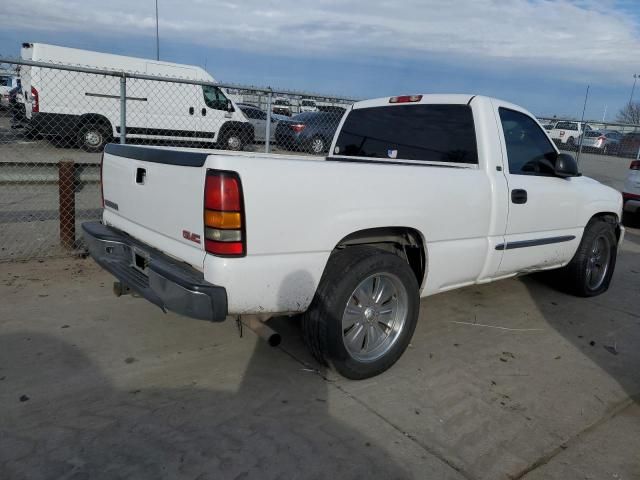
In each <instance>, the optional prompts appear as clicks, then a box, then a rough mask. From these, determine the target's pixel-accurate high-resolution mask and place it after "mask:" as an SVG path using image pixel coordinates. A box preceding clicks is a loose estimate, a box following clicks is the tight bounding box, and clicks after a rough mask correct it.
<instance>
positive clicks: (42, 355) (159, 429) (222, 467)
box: [0, 332, 410, 480]
mask: <svg viewBox="0 0 640 480" xmlns="http://www.w3.org/2000/svg"><path fill="white" fill-rule="evenodd" d="M274 353H275V354H277V355H280V353H278V352H274V351H273V350H272V349H270V347H268V346H266V344H264V342H258V343H257V344H256V348H255V351H254V353H253V356H252V358H251V360H250V362H249V365H248V368H247V369H246V371H245V372H244V376H243V380H242V383H241V386H240V388H239V389H238V390H237V391H235V392H228V391H224V392H222V391H215V390H208V389H202V388H199V387H196V386H194V387H192V388H190V387H181V388H175V389H170V388H169V389H158V388H150V389H144V388H142V387H141V388H140V389H136V390H130V391H122V390H119V389H118V388H115V387H114V386H113V385H112V384H111V383H110V381H109V379H108V378H107V377H106V376H105V374H104V373H103V372H102V371H101V369H100V368H99V367H98V366H97V365H96V364H95V363H93V362H92V361H91V360H90V359H89V358H88V357H87V356H86V355H85V354H84V353H83V352H82V351H81V350H80V349H79V348H77V347H75V346H72V345H70V344H68V343H66V342H64V341H62V340H60V339H58V338H55V337H52V336H48V335H42V334H32V333H28V332H24V333H21V334H7V335H2V336H0V367H1V369H0V399H2V400H1V401H2V405H0V409H1V410H0V411H2V414H1V415H0V417H1V418H2V421H1V422H0V478H6V479H14V480H17V479H23V478H24V479H26V478H28V479H60V478H66V479H89V478H90V479H103V478H104V479H115V478H134V479H153V480H157V479H161V478H171V479H174V478H190V479H200V480H202V479H251V478H260V479H272V478H273V479H275V478H282V479H295V478H304V479H312V478H317V479H322V478H327V479H336V478H340V479H348V478H384V479H392V478H398V479H400V478H409V477H410V475H409V474H408V473H407V472H405V471H404V469H403V468H402V466H400V465H398V464H397V463H396V461H394V460H393V458H391V457H390V454H389V453H388V452H387V450H386V449H385V448H383V446H380V445H375V444H374V442H373V441H372V440H369V439H368V438H367V437H366V436H364V435H363V434H362V433H360V432H359V431H357V430H355V429H353V428H351V427H350V426H347V425H345V424H343V423H341V422H340V421H338V420H337V419H336V418H334V417H333V416H332V415H331V414H330V412H329V402H330V400H331V399H330V398H329V395H328V391H327V384H326V382H325V381H324V380H322V379H321V378H320V377H319V376H317V375H314V374H312V373H307V372H299V371H297V370H300V369H297V368H296V369H295V370H296V371H293V372H292V369H283V371H281V373H280V374H274V371H273V369H274V366H273V355H274ZM104 361H106V362H108V361H110V359H108V358H107V359H104ZM286 361H289V360H288V359H286ZM293 377H295V378H293ZM176 383H181V382H180V379H178V381H177V382H176ZM21 389H27V390H28V391H27V392H25V391H22V390H21ZM27 394H28V395H27ZM22 395H26V396H22ZM340 405H341V406H340V408H344V402H343V401H341V403H340ZM391 442H392V440H389V443H391Z"/></svg>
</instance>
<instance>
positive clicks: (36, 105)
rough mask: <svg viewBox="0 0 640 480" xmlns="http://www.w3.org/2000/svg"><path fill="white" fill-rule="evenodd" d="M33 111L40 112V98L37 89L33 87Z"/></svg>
mask: <svg viewBox="0 0 640 480" xmlns="http://www.w3.org/2000/svg"><path fill="white" fill-rule="evenodd" d="M31 111H32V112H39V111H40V97H39V96H38V90H36V87H31Z"/></svg>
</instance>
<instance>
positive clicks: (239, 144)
mask: <svg viewBox="0 0 640 480" xmlns="http://www.w3.org/2000/svg"><path fill="white" fill-rule="evenodd" d="M220 143H221V147H222V149H223V150H231V151H234V152H238V151H240V150H243V149H244V139H243V136H242V135H241V134H239V133H235V132H231V133H227V134H226V135H225V136H224V137H223V139H222V142H220Z"/></svg>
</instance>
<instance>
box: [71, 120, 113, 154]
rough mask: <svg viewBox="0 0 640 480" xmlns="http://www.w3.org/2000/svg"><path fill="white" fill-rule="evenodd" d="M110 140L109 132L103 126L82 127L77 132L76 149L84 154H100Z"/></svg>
mask: <svg viewBox="0 0 640 480" xmlns="http://www.w3.org/2000/svg"><path fill="white" fill-rule="evenodd" d="M110 140H111V131H110V129H109V127H108V126H106V125H104V124H100V123H97V124H88V125H83V126H82V127H81V128H80V130H79V131H78V137H77V142H78V147H80V148H81V149H82V150H84V151H85V152H90V153H100V152H102V151H103V150H104V146H105V145H106V144H107V143H109V141H110Z"/></svg>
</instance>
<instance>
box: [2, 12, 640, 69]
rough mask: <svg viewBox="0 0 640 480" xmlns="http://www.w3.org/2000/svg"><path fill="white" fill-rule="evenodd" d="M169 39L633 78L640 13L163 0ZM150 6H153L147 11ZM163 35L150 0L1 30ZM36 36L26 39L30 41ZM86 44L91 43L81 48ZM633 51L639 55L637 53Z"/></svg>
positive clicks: (25, 18)
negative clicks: (436, 58)
mask: <svg viewBox="0 0 640 480" xmlns="http://www.w3.org/2000/svg"><path fill="white" fill-rule="evenodd" d="M3 1H7V2H8V0H3ZM159 4H160V31H161V40H162V41H163V42H169V41H171V40H181V41H188V42H191V43H195V44H200V45H205V46H214V47H224V48H232V49H233V48H237V49H243V50H257V51H265V52H270V53H274V54H279V55H299V54H307V55H340V56H344V55H350V54H352V55H364V56H370V57H387V58H388V57H397V56H401V57H410V58H415V59H417V60H420V59H422V58H428V57H429V56H437V57H439V58H441V59H442V58H445V59H450V60H451V61H452V62H460V61H462V62H466V63H472V64H474V65H475V66H478V65H483V64H484V65H485V66H486V67H487V68H493V67H495V66H500V65H505V64H508V65H510V66H511V67H513V66H514V65H523V66H525V67H528V68H540V69H550V70H551V69H555V68H557V69H561V70H563V71H565V72H566V71H575V72H580V73H585V74H586V75H595V76H597V77H599V78H601V79H602V78H607V77H611V78H612V79H613V78H614V77H620V78H622V77H625V78H626V76H627V73H628V72H629V71H631V70H633V65H631V59H632V58H637V52H639V51H640V32H639V28H638V23H637V21H638V17H636V18H633V17H631V16H629V15H628V14H625V13H624V12H623V11H621V10H616V8H615V3H614V2H613V0H600V1H596V0H574V1H569V0H558V1H550V0H508V1H503V0H450V1H448V2H443V1H436V0H404V1H389V0H387V1H379V2H372V1H370V0H351V1H349V2H348V3H345V2H339V1H337V0H315V1H314V2H309V4H308V5H307V4H306V2H300V0H278V1H273V0H245V1H242V2H240V1H233V0H225V1H220V2H216V1H204V0H192V1H190V2H188V1H178V0H159ZM143 7H144V8H143ZM20 26H24V27H25V29H26V28H29V29H45V30H49V31H51V30H53V31H57V30H60V31H65V32H69V31H72V32H73V31H77V32H79V33H92V34H104V35H127V34H138V35H140V34H142V35H149V36H151V35H155V19H154V4H153V2H152V1H151V0H149V1H147V2H145V5H142V2H131V1H124V0H112V1H111V2H109V4H108V6H105V4H104V2H98V1H96V0H48V1H45V0H21V2H20V7H19V8H13V7H10V6H9V8H6V9H4V13H3V16H2V17H1V18H0V28H12V29H16V28H20ZM25 40H27V39H25ZM77 46H78V47H82V45H81V44H80V45H77ZM632 52H634V53H635V57H634V53H632Z"/></svg>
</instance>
